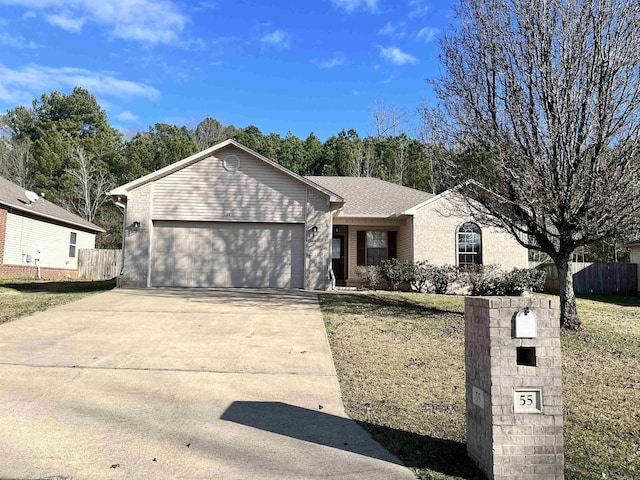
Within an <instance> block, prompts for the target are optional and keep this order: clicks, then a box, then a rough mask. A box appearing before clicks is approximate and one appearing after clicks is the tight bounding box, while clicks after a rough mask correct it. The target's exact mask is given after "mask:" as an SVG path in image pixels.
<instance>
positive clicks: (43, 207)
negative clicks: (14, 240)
mask: <svg viewBox="0 0 640 480" xmlns="http://www.w3.org/2000/svg"><path fill="white" fill-rule="evenodd" d="M24 192H25V189H24V188H22V187H21V186H19V185H16V184H15V183H13V182H10V181H9V180H7V179H6V178H4V177H0V204H1V205H5V206H7V207H10V208H13V209H15V210H19V211H22V212H28V213H30V214H31V215H34V216H36V217H42V218H44V219H48V220H53V221H54V222H58V223H63V224H67V225H72V226H76V227H81V228H84V229H86V230H89V231H92V232H104V231H105V230H104V228H102V227H100V226H98V225H96V224H94V223H91V222H89V221H87V220H85V219H84V218H82V217H80V216H78V215H76V214H74V213H71V212H70V211H68V210H65V209H64V208H62V207H59V206H58V205H56V204H54V203H51V202H50V201H48V200H45V199H44V198H39V199H38V200H37V201H35V202H33V203H31V204H29V200H28V199H27V197H26V196H25V194H24Z"/></svg>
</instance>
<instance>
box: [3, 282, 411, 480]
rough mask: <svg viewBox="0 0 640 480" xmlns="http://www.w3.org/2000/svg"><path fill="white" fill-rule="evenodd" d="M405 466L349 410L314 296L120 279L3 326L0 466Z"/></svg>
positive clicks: (231, 474) (314, 473)
mask: <svg viewBox="0 0 640 480" xmlns="http://www.w3.org/2000/svg"><path fill="white" fill-rule="evenodd" d="M326 477H330V478H338V479H356V478H358V479H360V478H366V479H375V478H380V479H383V478H384V479H412V478H414V476H413V475H412V474H411V473H410V472H409V470H407V469H406V468H404V467H402V466H400V465H398V460H397V459H396V458H395V457H393V456H392V455H390V454H389V453H388V452H386V451H385V450H384V449H383V448H382V447H381V446H380V445H379V444H377V443H376V442H374V441H373V440H372V439H371V438H370V437H369V435H368V434H367V433H366V432H365V431H364V430H362V429H361V428H360V427H359V426H358V425H357V424H356V423H355V422H353V421H351V420H349V419H348V418H347V417H346V415H345V414H344V409H343V405H342V401H341V399H340V391H339V386H338V382H337V378H336V374H335V369H334V366H333V361H332V358H331V353H330V350H329V345H328V343H327V338H326V334H325V330H324V325H323V322H322V316H321V314H320V310H319V307H318V303H317V296H316V295H315V294H312V293H308V292H296V291H281V290H280V291H275V290H271V291H258V290H250V291H248V290H114V291H111V292H107V293H102V294H99V295H94V296H91V297H87V298H85V299H83V300H80V301H78V302H75V303H71V304H68V305H65V306H62V307H57V308H53V309H51V310H48V311H47V312H42V313H38V314H35V315H32V316H30V317H25V318H22V319H20V320H17V321H14V322H10V323H7V324H3V325H0V479H6V478H11V479H27V478H28V479H44V478H47V479H52V478H55V479H67V478H72V479H102V478H104V479H125V478H126V479H132V478H133V479H136V478H140V479H150V478H154V479H160V478H166V479H177V478H183V479H199V478H201V479H218V478H220V479H249V478H260V479H261V478H278V479H293V478H300V479H303V478H304V479H310V478H326Z"/></svg>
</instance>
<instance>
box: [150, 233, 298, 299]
mask: <svg viewBox="0 0 640 480" xmlns="http://www.w3.org/2000/svg"><path fill="white" fill-rule="evenodd" d="M154 227H155V228H154V246H153V249H154V251H153V263H152V277H151V278H152V284H153V285H154V286H184V287H189V286H193V287H279V288H291V287H293V288H302V287H303V285H304V227H303V225H301V224H234V223H213V222H210V223H204V222H202V223H198V224H194V223H193V222H155V223H154Z"/></svg>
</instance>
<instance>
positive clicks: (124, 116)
mask: <svg viewBox="0 0 640 480" xmlns="http://www.w3.org/2000/svg"><path fill="white" fill-rule="evenodd" d="M116 118H117V119H118V120H120V121H121V122H125V123H129V122H135V121H136V120H138V116H137V115H135V114H133V113H131V112H129V111H128V110H125V111H124V112H120V113H119V114H118V115H116Z"/></svg>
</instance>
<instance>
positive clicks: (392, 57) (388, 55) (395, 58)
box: [378, 45, 418, 65]
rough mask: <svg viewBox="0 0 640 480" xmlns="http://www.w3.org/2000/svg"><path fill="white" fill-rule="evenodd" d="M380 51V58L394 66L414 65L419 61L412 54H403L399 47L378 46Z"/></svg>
mask: <svg viewBox="0 0 640 480" xmlns="http://www.w3.org/2000/svg"><path fill="white" fill-rule="evenodd" d="M378 48H379V49H380V56H381V57H382V58H383V59H385V60H386V61H388V62H391V63H393V64H394V65H413V64H416V63H418V59H417V58H416V57H414V56H413V55H411V54H410V53H406V52H403V51H402V50H400V49H399V48H398V47H382V46H380V45H378Z"/></svg>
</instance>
